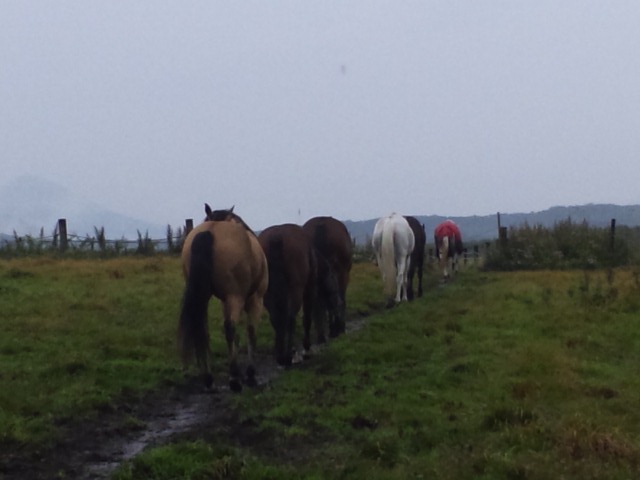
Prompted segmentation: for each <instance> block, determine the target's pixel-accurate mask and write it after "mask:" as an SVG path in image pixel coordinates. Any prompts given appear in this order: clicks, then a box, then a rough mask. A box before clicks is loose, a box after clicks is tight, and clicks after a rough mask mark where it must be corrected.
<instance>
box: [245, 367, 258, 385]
mask: <svg viewBox="0 0 640 480" xmlns="http://www.w3.org/2000/svg"><path fill="white" fill-rule="evenodd" d="M245 384H246V385H247V386H249V387H256V386H257V385H258V382H257V381H256V369H255V367H254V366H253V365H250V366H248V367H247V378H246V380H245Z"/></svg>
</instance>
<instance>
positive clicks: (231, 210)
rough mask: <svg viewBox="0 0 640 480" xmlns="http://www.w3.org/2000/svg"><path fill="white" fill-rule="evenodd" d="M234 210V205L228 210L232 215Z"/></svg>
mask: <svg viewBox="0 0 640 480" xmlns="http://www.w3.org/2000/svg"><path fill="white" fill-rule="evenodd" d="M234 208H235V205H232V206H231V208H230V209H229V213H233V209H234Z"/></svg>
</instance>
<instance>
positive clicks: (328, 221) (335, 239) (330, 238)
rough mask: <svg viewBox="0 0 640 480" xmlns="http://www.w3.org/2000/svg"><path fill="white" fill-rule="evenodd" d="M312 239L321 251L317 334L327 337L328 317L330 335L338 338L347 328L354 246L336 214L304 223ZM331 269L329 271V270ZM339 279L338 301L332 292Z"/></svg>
mask: <svg viewBox="0 0 640 480" xmlns="http://www.w3.org/2000/svg"><path fill="white" fill-rule="evenodd" d="M302 228H303V229H304V230H305V231H306V232H307V233H308V234H309V236H310V237H311V238H312V240H313V245H314V246H315V248H316V252H317V254H318V279H319V281H318V297H317V306H316V313H315V315H317V316H318V318H317V319H316V325H317V326H318V328H319V331H318V337H319V340H320V341H322V340H323V338H324V324H325V321H326V316H327V315H328V317H329V336H330V337H337V336H338V335H340V334H341V333H344V331H345V327H346V305H347V287H348V285H349V274H350V272H351V266H352V257H353V245H352V243H351V237H350V235H349V231H348V230H347V227H345V226H344V224H343V223H342V222H341V221H339V220H336V219H335V218H333V217H314V218H311V219H309V220H307V222H306V223H305V224H304V225H303V226H302ZM327 268H328V269H329V270H330V271H326V269H327ZM335 281H337V288H338V297H337V300H338V302H336V301H335V298H336V297H335V295H334V292H333V289H334V283H335Z"/></svg>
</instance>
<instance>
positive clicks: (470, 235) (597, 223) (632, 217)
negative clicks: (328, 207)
mask: <svg viewBox="0 0 640 480" xmlns="http://www.w3.org/2000/svg"><path fill="white" fill-rule="evenodd" d="M413 216H414V217H416V219H418V221H419V222H420V223H422V224H423V225H424V226H425V231H426V232H427V243H433V231H434V229H435V227H436V226H437V225H438V224H439V223H440V222H442V221H444V220H446V219H447V218H450V219H451V220H453V221H454V222H456V223H457V224H458V226H459V227H460V230H461V231H462V237H463V240H465V241H468V242H482V241H488V240H494V239H496V238H498V216H497V214H496V215H486V216H470V217H443V216H440V215H413ZM612 218H615V219H616V225H618V226H622V225H625V226H628V227H637V226H640V205H628V206H620V205H601V204H598V205H596V204H589V205H579V206H572V207H552V208H549V209H548V210H543V211H541V212H531V213H502V214H500V224H501V225H502V226H503V227H517V226H521V225H524V224H525V223H527V224H529V225H532V226H533V225H542V226H544V227H553V225H554V224H556V223H557V222H560V221H564V220H567V219H571V221H572V222H575V223H582V222H583V221H586V222H587V223H588V224H589V225H590V226H592V227H608V226H609V225H610V224H611V219H612ZM377 220H378V219H377V218H376V219H372V220H363V221H358V222H353V221H350V220H349V221H346V222H344V223H345V225H346V226H347V229H348V230H349V233H350V234H351V237H352V238H355V240H356V243H357V244H359V245H363V244H365V243H367V242H369V241H370V239H371V234H372V233H373V227H374V226H375V224H376V222H377Z"/></svg>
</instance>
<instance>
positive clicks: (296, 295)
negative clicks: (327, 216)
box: [258, 223, 318, 365]
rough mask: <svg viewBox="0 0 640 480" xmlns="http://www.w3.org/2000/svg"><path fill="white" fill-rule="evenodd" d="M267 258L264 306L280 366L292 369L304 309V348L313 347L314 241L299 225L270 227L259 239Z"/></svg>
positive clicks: (315, 277) (315, 270) (315, 276)
mask: <svg viewBox="0 0 640 480" xmlns="http://www.w3.org/2000/svg"><path fill="white" fill-rule="evenodd" d="M258 241H259V242H260V245H261V246H262V248H263V250H264V252H265V255H266V257H267V264H268V268H269V288H268V289H267V293H266V295H265V297H264V305H265V307H266V309H267V311H268V312H269V318H270V320H271V325H272V326H273V329H274V331H275V354H276V360H277V361H278V363H279V364H280V365H291V363H292V359H293V354H294V351H295V348H294V332H295V324H296V317H297V315H298V312H299V311H300V309H302V316H303V322H302V323H303V326H304V341H303V347H304V348H305V350H309V348H310V347H311V339H310V328H311V322H312V315H313V308H314V301H315V297H316V286H317V285H316V279H317V268H318V267H317V261H316V255H315V249H314V247H313V243H312V242H311V238H310V237H309V235H307V233H306V232H305V231H304V230H303V229H302V227H300V226H299V225H294V224H291V223H287V224H284V225H275V226H272V227H269V228H267V229H265V230H263V231H262V232H260V235H258Z"/></svg>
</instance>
